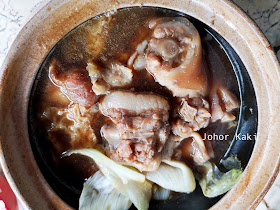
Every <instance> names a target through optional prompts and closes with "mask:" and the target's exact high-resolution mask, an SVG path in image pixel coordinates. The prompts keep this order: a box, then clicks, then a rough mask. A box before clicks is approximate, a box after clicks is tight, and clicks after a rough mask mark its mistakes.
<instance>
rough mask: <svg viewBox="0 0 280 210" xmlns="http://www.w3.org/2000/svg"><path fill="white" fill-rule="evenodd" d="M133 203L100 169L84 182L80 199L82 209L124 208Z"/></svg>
mask: <svg viewBox="0 0 280 210" xmlns="http://www.w3.org/2000/svg"><path fill="white" fill-rule="evenodd" d="M131 205H132V203H131V201H130V200H129V199H128V198H127V197H126V196H124V195H123V194H121V193H120V192H118V191H117V190H116V189H115V188H114V187H113V185H112V184H111V183H110V181H109V180H108V179H107V178H106V177H105V176H103V175H102V174H101V172H100V171H97V172H96V173H95V174H94V175H92V176H91V177H90V178H88V180H87V181H86V182H85V183H84V187H83V191H82V194H81V196H80V200H79V209H80V210H100V209H106V210H124V209H129V207H130V206H131Z"/></svg>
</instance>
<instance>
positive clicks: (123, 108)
mask: <svg viewBox="0 0 280 210" xmlns="http://www.w3.org/2000/svg"><path fill="white" fill-rule="evenodd" d="M169 109H170V106H169V104H168V101H167V100H166V99H165V98H163V97H161V96H159V95H155V94H149V93H147V94H140V93H139V94H137V93H132V92H123V91H115V92H112V93H110V94H108V95H107V96H106V97H105V98H104V99H103V101H102V102H101V103H100V111H101V112H102V114H104V115H105V116H108V117H110V118H111V120H112V122H113V123H112V124H111V125H105V126H103V127H102V129H101V131H102V135H103V137H104V138H105V139H106V140H107V141H108V143H109V147H110V156H111V158H112V159H114V160H116V161H118V162H121V163H122V164H126V165H131V166H134V167H136V168H137V169H139V170H141V171H153V170H156V169H157V168H158V166H159V164H160V161H161V151H162V148H163V146H164V144H165V142H166V140H167V138H168V136H169V132H170V128H169V124H168V118H169Z"/></svg>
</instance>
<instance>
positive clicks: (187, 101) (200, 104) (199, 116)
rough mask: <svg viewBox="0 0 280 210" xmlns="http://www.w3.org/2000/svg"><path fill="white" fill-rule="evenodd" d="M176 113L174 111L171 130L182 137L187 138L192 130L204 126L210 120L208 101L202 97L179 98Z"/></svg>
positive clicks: (197, 129)
mask: <svg viewBox="0 0 280 210" xmlns="http://www.w3.org/2000/svg"><path fill="white" fill-rule="evenodd" d="M179 100H180V106H179V107H178V109H175V110H178V113H176V112H175V113H174V114H175V116H176V115H178V116H179V117H177V118H175V119H174V120H173V122H172V126H171V127H172V132H173V133H174V134H175V135H177V136H181V137H183V138H188V137H190V136H191V134H192V133H193V132H194V131H199V130H200V129H201V128H206V127H207V126H208V124H209V122H210V118H211V114H210V110H209V103H208V102H207V101H206V100H205V99H204V98H203V97H194V98H180V99H179Z"/></svg>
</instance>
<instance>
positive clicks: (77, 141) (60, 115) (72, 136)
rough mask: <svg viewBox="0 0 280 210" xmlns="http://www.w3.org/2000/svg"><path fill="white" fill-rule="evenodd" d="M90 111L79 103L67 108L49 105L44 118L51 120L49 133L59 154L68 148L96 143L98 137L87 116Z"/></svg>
mask: <svg viewBox="0 0 280 210" xmlns="http://www.w3.org/2000/svg"><path fill="white" fill-rule="evenodd" d="M88 111H89V110H88V109H87V108H85V107H83V106H81V105H79V104H73V105H72V106H70V107H69V108H67V109H62V108H60V109H59V108H56V107H49V108H47V109H46V110H45V111H44V113H43V115H42V118H43V119H47V120H48V121H50V122H51V127H50V129H49V130H48V134H49V137H50V140H51V142H52V143H53V146H54V147H55V150H56V152H57V154H59V155H61V153H62V152H64V151H66V150H68V149H75V148H79V147H85V148H91V147H94V146H95V145H96V143H97V138H96V136H95V133H94V131H93V129H92V128H91V125H90V120H89V118H88V117H87V112H88ZM61 136H63V137H61ZM65 147H66V148H65Z"/></svg>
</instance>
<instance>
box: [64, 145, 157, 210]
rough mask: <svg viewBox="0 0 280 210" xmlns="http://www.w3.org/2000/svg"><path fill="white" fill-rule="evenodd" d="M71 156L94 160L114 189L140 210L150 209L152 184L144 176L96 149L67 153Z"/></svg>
mask: <svg viewBox="0 0 280 210" xmlns="http://www.w3.org/2000/svg"><path fill="white" fill-rule="evenodd" d="M71 154H81V155H85V156H88V157H90V158H92V159H93V160H94V162H95V163H96V164H97V166H98V168H99V170H100V171H101V172H102V173H103V175H104V176H105V177H106V178H107V179H108V180H109V182H110V183H111V184H112V185H113V187H114V188H115V189H116V190H117V191H118V192H120V193H121V194H123V195H124V196H127V197H128V198H129V200H130V201H131V202H132V203H133V204H134V205H135V207H136V208H137V209H138V210H145V209H148V208H149V202H150V199H151V196H152V184H151V183H150V182H149V181H147V180H146V179H145V176H144V175H143V174H141V173H139V172H138V171H136V170H133V169H131V168H128V167H126V166H122V165H120V164H118V163H116V162H115V161H113V160H111V159H110V158H108V157H107V156H105V155H104V154H103V153H101V152H99V151H98V150H95V149H80V150H72V151H69V152H67V153H66V155H71Z"/></svg>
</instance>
